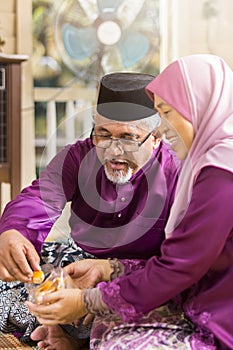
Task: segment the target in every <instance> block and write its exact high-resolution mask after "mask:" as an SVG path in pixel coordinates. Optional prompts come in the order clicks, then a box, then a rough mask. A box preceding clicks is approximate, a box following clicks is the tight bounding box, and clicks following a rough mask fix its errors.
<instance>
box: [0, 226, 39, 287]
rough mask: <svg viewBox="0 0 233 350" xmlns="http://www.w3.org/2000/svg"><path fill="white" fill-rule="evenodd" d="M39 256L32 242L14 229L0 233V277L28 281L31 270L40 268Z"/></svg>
mask: <svg viewBox="0 0 233 350" xmlns="http://www.w3.org/2000/svg"><path fill="white" fill-rule="evenodd" d="M39 264H40V257H39V255H38V254H37V252H36V250H35V248H34V246H33V244H32V243H31V242H30V241H29V240H28V239H27V238H25V237H24V236H23V235H22V234H21V233H20V232H18V231H16V230H8V231H5V232H3V233H2V234H1V235H0V279H2V280H3V281H7V282H9V281H21V282H25V283H27V282H30V281H31V278H32V275H33V271H34V270H40V265H39Z"/></svg>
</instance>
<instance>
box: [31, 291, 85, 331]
mask: <svg viewBox="0 0 233 350" xmlns="http://www.w3.org/2000/svg"><path fill="white" fill-rule="evenodd" d="M38 302H39V304H37V305H36V304H33V303H31V302H29V301H26V302H25V304H26V305H27V307H28V308H29V311H30V312H31V313H32V314H33V315H35V316H36V317H37V320H38V321H39V322H40V323H41V324H43V325H46V326H53V325H57V324H69V323H72V322H75V321H76V320H79V319H80V318H82V317H83V316H85V315H86V314H87V311H86V309H85V306H84V302H83V298H82V291H81V290H80V289H61V290H59V291H56V292H53V293H49V294H46V295H44V296H42V297H41V298H38Z"/></svg>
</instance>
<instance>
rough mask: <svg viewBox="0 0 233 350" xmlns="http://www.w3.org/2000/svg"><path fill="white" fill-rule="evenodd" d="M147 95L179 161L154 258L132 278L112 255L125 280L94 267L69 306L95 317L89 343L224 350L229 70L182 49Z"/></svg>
mask: <svg viewBox="0 0 233 350" xmlns="http://www.w3.org/2000/svg"><path fill="white" fill-rule="evenodd" d="M147 92H148V94H149V95H150V97H151V98H152V99H153V101H154V106H155V108H156V109H157V111H158V112H159V113H160V115H161V119H162V123H161V127H160V131H161V133H162V134H164V136H165V138H166V139H167V141H168V142H169V143H170V145H171V149H172V150H173V151H174V152H176V154H177V156H178V158H180V159H182V160H183V166H182V170H181V173H180V176H179V181H178V186H177V190H176V195H175V200H174V204H173V206H172V209H171V213H170V217H169V220H168V223H167V226H166V239H165V240H164V242H163V243H162V246H161V255H160V256H154V257H152V258H150V259H149V260H147V261H143V262H142V261H141V262H138V264H135V262H132V267H131V269H133V270H134V273H133V274H131V272H130V271H129V270H124V267H123V269H119V267H120V266H121V268H122V265H121V263H120V261H118V265H116V266H117V269H115V268H114V269H115V270H114V273H116V274H115V277H117V273H118V276H119V274H122V273H123V272H124V273H125V277H124V278H118V277H117V278H115V279H114V280H111V281H110V282H109V279H110V277H109V272H108V273H107V272H105V273H104V272H103V271H102V272H101V274H102V276H104V278H102V280H104V281H105V282H100V283H99V284H98V285H97V286H96V288H92V289H89V290H86V291H84V301H83V302H80V304H79V305H80V306H79V309H80V312H79V313H78V308H77V303H76V304H75V302H76V301H74V302H73V305H74V306H73V310H76V314H79V316H83V315H84V314H85V313H86V312H87V311H89V312H91V313H95V314H97V316H96V318H95V321H94V325H93V328H92V329H93V331H92V338H91V349H101V350H105V349H107V350H111V349H141V348H145V349H156V348H158V349H193V350H203V349H205V350H215V349H216V350H219V349H221V350H223V349H233V322H232V309H233V200H232V198H233V72H232V70H231V69H230V68H229V67H228V65H227V64H226V63H225V62H224V61H223V59H221V58H219V57H217V56H214V55H190V56H187V57H183V58H181V59H178V60H177V61H175V62H173V63H172V64H170V65H169V66H168V67H167V68H166V69H165V70H164V71H163V72H162V73H161V74H160V75H159V76H158V77H157V78H155V79H154V80H153V81H152V82H151V83H150V84H149V85H148V86H147ZM97 262H98V263H99V264H100V265H101V266H102V267H103V266H104V265H103V264H102V263H101V261H100V260H99V261H98V260H96V261H95V263H96V264H97ZM77 270H78V269H77ZM103 270H104V268H103ZM86 271H87V269H86ZM105 271H107V270H105ZM117 271H118V272H117ZM119 271H121V272H119ZM122 271H123V272H122ZM74 274H75V273H74ZM77 275H78V272H77ZM131 276H132V277H131ZM88 291H89V292H88ZM56 298H57V294H56ZM79 300H80V299H79ZM51 301H52V302H54V297H53V296H51V295H50V296H46V298H44V301H43V303H44V304H46V303H50V302H51ZM70 303H71V302H70ZM57 304H58V303H57ZM53 305H55V304H53ZM29 307H30V308H31V311H32V312H34V313H35V315H36V316H37V317H38V320H39V321H41V323H44V324H47V325H54V324H57V323H59V321H61V319H62V317H61V315H60V314H59V317H60V319H59V317H57V319H56V317H55V316H54V319H53V320H51V317H49V316H48V315H49V312H51V306H50V305H48V306H43V305H42V306H35V305H34V306H33V305H30V304H29ZM81 307H83V309H81ZM75 308H76V309H75ZM85 309H86V311H83V310H85ZM59 310H60V311H61V313H62V314H63V313H64V312H63V311H62V308H60V309H59ZM109 311H111V312H110V313H108V312H109ZM101 314H105V323H103V322H102V321H101V320H103V319H101ZM106 315H108V316H106ZM116 316H118V318H117V317H116ZM114 317H115V318H114ZM67 320H68V318H67ZM69 320H70V319H69ZM106 320H109V321H108V322H107V321H106ZM122 320H123V322H124V327H123V326H122V325H123V323H122ZM101 322H102V323H101ZM126 325H128V328H127V327H126Z"/></svg>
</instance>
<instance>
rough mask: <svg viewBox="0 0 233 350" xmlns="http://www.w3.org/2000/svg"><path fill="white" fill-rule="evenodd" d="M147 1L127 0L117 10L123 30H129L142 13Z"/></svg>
mask: <svg viewBox="0 0 233 350" xmlns="http://www.w3.org/2000/svg"><path fill="white" fill-rule="evenodd" d="M144 2H145V0H125V1H124V2H123V3H122V4H121V5H120V6H119V8H118V10H117V18H118V19H119V21H120V22H121V24H122V28H128V27H129V26H130V25H131V24H132V23H133V22H134V21H135V19H136V17H137V15H138V14H139V12H140V11H141V9H142V7H143V5H144Z"/></svg>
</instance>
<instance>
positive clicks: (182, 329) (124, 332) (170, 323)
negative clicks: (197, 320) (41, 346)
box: [90, 304, 217, 350]
mask: <svg viewBox="0 0 233 350" xmlns="http://www.w3.org/2000/svg"><path fill="white" fill-rule="evenodd" d="M90 349H91V350H135V349H137V350H142V349H143V350H152V349H160V350H163V349H164V350H165V349H179V350H182V349H185V350H217V347H216V346H215V345H214V341H212V340H211V338H210V337H209V334H208V335H205V334H202V333H201V332H198V331H197V330H195V326H194V325H193V324H192V323H191V322H190V321H189V320H188V319H187V318H185V316H184V314H183V313H182V312H180V311H179V310H176V309H174V306H173V305H171V304H170V305H169V306H162V307H160V308H158V309H156V310H153V311H151V312H150V313H148V314H147V315H146V316H144V317H143V319H142V320H141V321H140V322H138V323H129V322H128V323H123V322H122V320H121V319H120V318H116V317H115V316H114V315H111V314H108V315H105V316H104V318H102V317H100V316H96V317H95V320H94V322H93V326H92V331H91V340H90Z"/></svg>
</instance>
